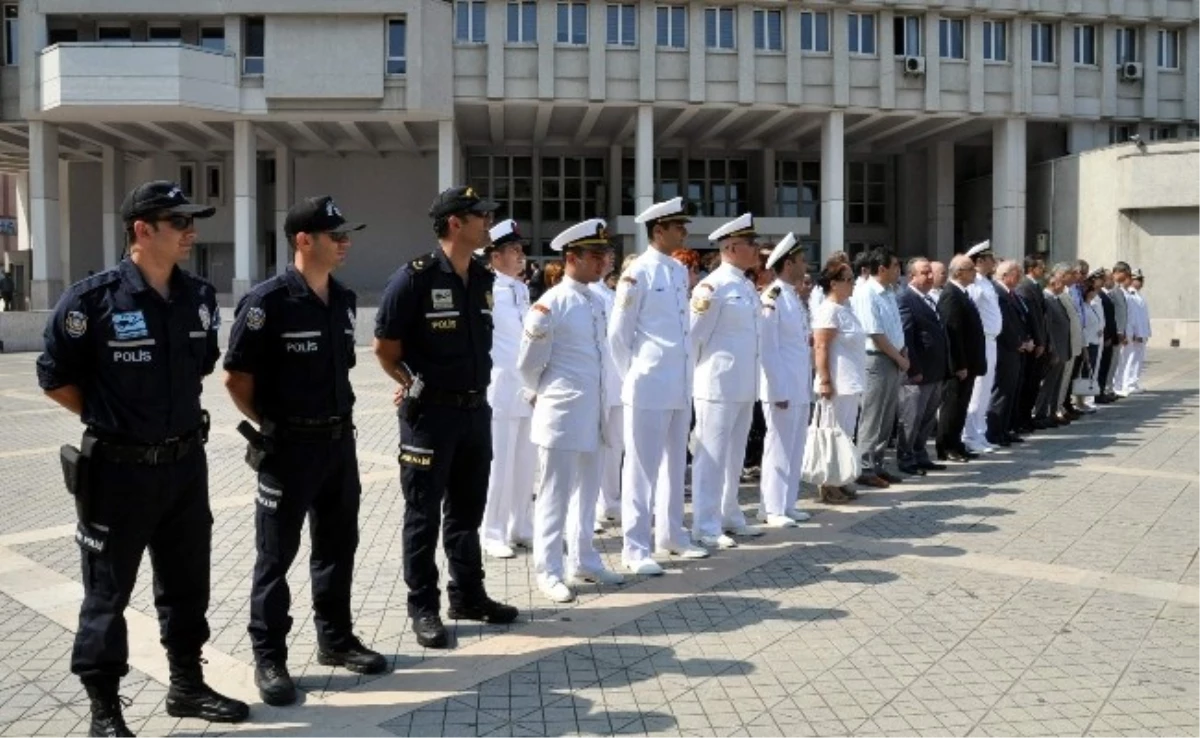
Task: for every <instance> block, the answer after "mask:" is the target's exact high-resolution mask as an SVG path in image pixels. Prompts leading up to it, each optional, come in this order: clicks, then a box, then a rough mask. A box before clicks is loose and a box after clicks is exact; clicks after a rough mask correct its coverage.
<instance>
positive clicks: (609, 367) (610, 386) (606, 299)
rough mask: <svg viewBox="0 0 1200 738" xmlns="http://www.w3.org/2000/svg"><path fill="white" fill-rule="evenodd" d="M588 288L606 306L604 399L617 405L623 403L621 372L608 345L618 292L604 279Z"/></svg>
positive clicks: (608, 403) (609, 405)
mask: <svg viewBox="0 0 1200 738" xmlns="http://www.w3.org/2000/svg"><path fill="white" fill-rule="evenodd" d="M588 289H589V290H591V291H592V294H593V295H595V296H596V297H598V298H600V305H601V307H603V308H604V326H605V340H604V399H605V401H606V402H607V405H606V407H616V406H618V405H620V404H621V374H620V372H618V371H617V364H616V362H614V361H613V356H612V347H610V346H609V345H608V338H607V336H608V320H609V318H611V317H612V311H613V300H614V299H616V296H617V293H616V291H615V290H610V289H609V288H608V285H606V284H604V282H603V281H600V280H598V281H595V282H592V283H591V284H589V285H588Z"/></svg>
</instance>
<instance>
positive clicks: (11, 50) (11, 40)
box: [4, 4, 20, 67]
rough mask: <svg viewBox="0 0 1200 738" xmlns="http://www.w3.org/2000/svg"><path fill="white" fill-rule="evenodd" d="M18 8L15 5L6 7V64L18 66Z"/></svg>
mask: <svg viewBox="0 0 1200 738" xmlns="http://www.w3.org/2000/svg"><path fill="white" fill-rule="evenodd" d="M17 15H18V8H17V6H16V5H15V4H8V5H5V6H4V64H5V65H6V66H10V67H12V66H16V64H17V50H18V48H19V47H18V45H17V44H18V39H19V38H20V33H19V32H20V27H19V26H18V25H17Z"/></svg>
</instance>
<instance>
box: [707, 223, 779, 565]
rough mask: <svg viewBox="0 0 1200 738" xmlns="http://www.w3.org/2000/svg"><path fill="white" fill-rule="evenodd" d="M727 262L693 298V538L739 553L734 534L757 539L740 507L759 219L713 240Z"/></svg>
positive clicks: (753, 365) (757, 330) (754, 359)
mask: <svg viewBox="0 0 1200 738" xmlns="http://www.w3.org/2000/svg"><path fill="white" fill-rule="evenodd" d="M708 238H709V240H710V241H713V242H714V243H716V244H717V246H718V248H719V249H720V251H721V265H720V266H719V267H717V268H716V269H714V270H713V272H712V274H710V275H708V276H707V277H705V278H704V279H702V280H701V281H700V284H698V285H696V289H695V291H694V292H693V294H692V311H691V334H690V341H691V347H692V354H693V356H694V357H695V360H696V378H695V388H694V389H693V396H694V398H695V406H696V449H695V451H694V453H693V458H692V535H693V536H694V537H695V538H696V539H697V540H699V541H700V543H702V544H704V545H705V546H707V547H709V548H712V547H718V548H733V547H734V546H736V545H737V544H736V543H735V542H734V539H733V538H731V537H730V536H729V535H727V533H735V534H739V535H754V534H755V533H756V532H757V531H754V530H752V529H751V528H750V527H749V526H747V525H746V518H745V516H744V515H743V514H742V510H741V508H740V507H739V506H738V485H739V483H740V481H741V480H740V477H741V472H742V463H743V462H744V461H745V455H746V439H747V438H748V437H749V435H750V421H751V419H752V418H753V416H754V400H755V398H756V397H757V396H758V371H759V352H760V345H759V340H760V334H761V332H762V326H761V314H760V312H761V307H760V304H759V297H758V292H757V291H755V289H754V283H753V282H751V281H750V280H749V279H747V278H746V270H747V269H750V268H752V267H754V266H757V265H758V246H757V245H756V244H755V242H754V239H755V232H754V216H753V215H751V214H750V213H745V214H743V215H741V216H739V217H738V218H736V219H734V220H731V221H729V222H728V223H726V224H725V225H723V226H721V227H720V228H718V229H717V230H715V231H713V232H712V234H710V235H709V237H708Z"/></svg>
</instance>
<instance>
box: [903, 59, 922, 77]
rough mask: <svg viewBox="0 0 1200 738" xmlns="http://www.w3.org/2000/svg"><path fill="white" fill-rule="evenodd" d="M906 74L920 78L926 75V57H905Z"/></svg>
mask: <svg viewBox="0 0 1200 738" xmlns="http://www.w3.org/2000/svg"><path fill="white" fill-rule="evenodd" d="M904 73H905V74H908V75H912V76H913V77H920V76H921V75H922V74H925V57H923V56H906V57H904Z"/></svg>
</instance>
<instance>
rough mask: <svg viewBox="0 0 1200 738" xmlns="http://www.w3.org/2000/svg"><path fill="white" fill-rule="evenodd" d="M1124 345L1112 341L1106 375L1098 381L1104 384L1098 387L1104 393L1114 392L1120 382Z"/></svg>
mask: <svg viewBox="0 0 1200 738" xmlns="http://www.w3.org/2000/svg"><path fill="white" fill-rule="evenodd" d="M1124 354H1125V347H1124V346H1122V345H1121V344H1119V343H1114V344H1113V347H1112V358H1111V359H1109V361H1108V376H1107V377H1101V378H1100V381H1102V382H1103V383H1104V386H1103V387H1101V388H1100V389H1101V390H1103V391H1104V392H1105V393H1106V394H1107V393H1112V392H1115V391H1116V389H1117V386H1118V385H1120V384H1121V362H1122V361H1123V360H1124Z"/></svg>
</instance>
